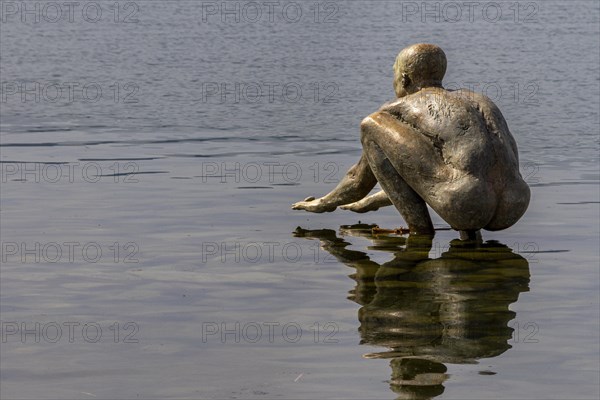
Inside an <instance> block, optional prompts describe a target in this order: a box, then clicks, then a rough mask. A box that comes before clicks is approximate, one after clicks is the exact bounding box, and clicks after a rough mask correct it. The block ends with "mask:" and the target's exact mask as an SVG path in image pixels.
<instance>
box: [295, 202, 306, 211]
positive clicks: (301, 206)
mask: <svg viewBox="0 0 600 400" xmlns="http://www.w3.org/2000/svg"><path fill="white" fill-rule="evenodd" d="M305 208H306V204H304V202H303V201H300V202H298V203H294V204H292V210H304V209H305Z"/></svg>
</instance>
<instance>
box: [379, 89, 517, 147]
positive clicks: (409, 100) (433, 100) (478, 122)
mask: <svg viewBox="0 0 600 400" xmlns="http://www.w3.org/2000/svg"><path fill="white" fill-rule="evenodd" d="M382 110H384V111H387V112H389V113H390V114H392V115H394V116H395V117H396V118H398V119H400V120H401V121H403V122H406V123H408V124H411V125H413V126H414V127H416V128H418V129H420V130H421V131H423V132H424V133H425V134H427V133H430V134H432V135H435V136H439V137H440V138H443V139H446V140H448V139H451V138H452V137H455V136H457V135H461V136H462V135H465V134H473V135H478V134H482V133H484V132H486V131H487V132H490V133H493V134H496V135H503V134H507V135H510V132H509V130H508V126H507V124H506V121H505V120H504V116H503V115H502V113H501V112H500V109H499V108H498V106H496V104H494V102H493V101H492V100H491V99H489V98H488V97H487V96H485V95H483V94H480V93H475V92H472V91H469V90H466V89H459V90H452V91H451V90H446V89H443V88H426V89H423V90H420V91H419V92H417V93H413V94H410V95H408V96H405V97H402V98H400V99H397V100H396V101H395V102H393V103H390V104H387V105H385V106H384V107H383V108H382Z"/></svg>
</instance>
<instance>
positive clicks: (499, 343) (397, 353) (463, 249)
mask: <svg viewBox="0 0 600 400" xmlns="http://www.w3.org/2000/svg"><path fill="white" fill-rule="evenodd" d="M366 227H367V226H364V228H366ZM350 228H351V229H347V230H345V233H346V234H349V235H360V236H364V237H366V238H368V239H370V240H372V241H373V244H374V246H370V247H369V249H370V250H380V251H385V252H390V253H392V254H393V255H394V258H393V259H392V260H391V261H388V262H386V263H384V264H381V265H379V264H377V263H376V262H374V261H372V260H371V259H370V258H369V256H368V255H367V254H366V253H364V252H361V251H355V250H349V249H347V248H346V247H347V246H348V245H349V244H350V243H348V242H346V241H345V240H344V239H342V238H338V237H337V236H336V233H335V231H333V230H329V229H325V230H315V231H307V230H302V229H300V228H299V229H298V230H297V231H296V236H301V237H307V238H317V239H319V240H320V241H321V245H322V247H323V249H325V250H327V251H328V252H329V253H331V254H332V255H333V256H335V258H336V259H337V260H339V261H340V262H342V263H344V264H346V265H348V266H350V267H352V268H355V269H356V273H354V274H352V275H351V277H352V278H353V279H354V280H355V281H356V287H355V289H354V290H353V291H351V292H350V297H349V298H350V299H351V300H353V301H354V302H356V303H358V304H360V305H361V306H362V307H361V308H360V310H359V312H358V319H359V321H360V328H359V331H360V336H361V339H362V340H361V344H369V345H375V346H384V347H387V348H388V349H389V350H388V351H383V352H376V353H370V354H367V355H365V357H367V358H386V359H387V358H389V359H391V362H390V365H391V367H392V379H391V380H390V387H391V389H392V390H393V391H394V392H395V393H397V394H399V395H400V396H399V398H411V399H412V398H432V397H435V396H437V395H439V394H441V393H442V392H443V391H444V386H443V385H442V384H443V382H444V381H445V380H446V379H447V375H446V366H445V365H444V363H455V364H465V363H476V362H477V361H476V360H478V359H480V358H488V357H495V356H497V355H499V354H502V353H503V352H505V351H506V350H507V349H509V348H511V346H510V344H509V343H508V341H509V340H510V339H511V337H512V332H513V329H512V328H510V327H509V326H508V322H509V321H510V320H512V319H513V318H515V313H514V312H513V311H510V310H509V305H510V304H511V303H514V302H515V301H517V299H518V297H519V293H521V292H525V291H528V290H529V286H528V284H529V264H528V262H527V260H525V259H524V258H523V257H521V256H520V255H518V254H515V253H513V252H512V250H511V249H510V248H508V247H506V246H505V245H503V244H500V243H498V242H495V241H488V242H486V243H483V244H477V242H474V241H471V242H462V241H459V240H454V241H452V242H451V243H450V247H449V249H447V251H445V252H443V253H442V254H441V255H439V256H438V257H436V258H433V259H432V258H429V253H430V251H431V248H432V240H431V238H430V237H426V236H416V235H411V236H409V237H408V238H404V237H398V236H373V235H372V234H371V230H370V229H364V230H358V229H357V226H353V227H350Z"/></svg>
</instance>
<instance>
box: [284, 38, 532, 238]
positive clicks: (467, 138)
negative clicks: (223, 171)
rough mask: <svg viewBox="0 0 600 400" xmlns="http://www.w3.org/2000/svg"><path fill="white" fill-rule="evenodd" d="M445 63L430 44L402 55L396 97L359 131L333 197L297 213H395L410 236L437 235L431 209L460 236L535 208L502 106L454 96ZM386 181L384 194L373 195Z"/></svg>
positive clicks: (308, 203) (465, 93)
mask: <svg viewBox="0 0 600 400" xmlns="http://www.w3.org/2000/svg"><path fill="white" fill-rule="evenodd" d="M445 72H446V55H445V54H444V52H443V51H442V49H440V48H439V47H437V46H435V45H431V44H416V45H413V46H410V47H407V48H406V49H404V50H402V51H401V52H400V54H398V57H397V58H396V63H395V64H394V90H395V92H396V97H397V98H396V99H395V100H394V101H393V102H391V103H388V104H385V105H383V106H382V107H381V108H380V109H379V111H377V112H375V113H373V114H371V115H369V116H368V117H367V118H365V119H364V120H363V121H362V123H361V142H362V147H363V153H362V156H361V158H360V160H359V161H358V163H357V164H356V165H354V166H353V167H352V168H350V170H349V171H348V173H347V174H346V176H345V177H344V178H343V179H342V181H341V182H340V183H339V184H338V186H337V187H336V188H335V189H333V190H332V191H331V192H330V193H328V194H327V195H325V196H323V197H321V198H318V199H315V198H314V197H312V196H311V197H308V198H306V199H305V200H304V201H300V202H298V203H295V204H294V205H293V206H292V208H294V209H297V210H306V211H310V212H317V213H322V212H331V211H333V210H335V209H336V208H337V207H338V206H342V208H343V209H347V210H351V211H356V212H367V211H374V210H377V209H379V208H380V207H384V206H389V205H394V206H395V207H396V209H397V210H398V212H400V214H401V215H402V217H403V218H404V220H405V221H406V223H407V224H408V228H409V229H410V232H411V233H418V234H431V233H433V231H434V229H433V225H432V223H431V218H430V216H429V211H428V209H427V205H429V206H430V207H431V208H432V209H433V210H434V211H435V212H436V213H437V214H438V215H439V216H440V217H441V218H442V219H444V220H445V221H446V222H447V223H448V224H449V225H450V226H451V227H452V228H453V229H456V230H459V231H460V232H461V237H473V236H476V235H479V230H480V229H486V230H501V229H506V228H508V227H510V226H512V225H514V224H515V223H516V222H517V221H518V220H519V218H521V216H522V215H523V214H524V213H525V210H526V209H527V206H528V205H529V196H530V191H529V187H528V186H527V184H526V183H525V182H524V181H523V179H522V177H521V174H520V172H519V155H518V151H517V145H516V142H515V140H514V138H513V136H512V135H511V133H510V131H509V129H508V125H507V124H506V121H505V120H504V117H503V116H502V113H501V112H500V110H499V109H498V107H497V106H496V105H495V104H494V103H493V102H492V101H491V100H490V99H489V98H487V97H486V96H484V95H482V94H478V93H474V92H471V91H469V90H465V89H460V90H455V91H450V90H446V89H444V88H443V87H442V79H443V77H444V74H445ZM378 182H379V184H380V186H381V187H382V189H383V191H381V192H379V193H376V194H374V195H372V196H367V195H368V194H369V192H370V191H371V189H373V187H374V186H375V185H376V184H377V183H378Z"/></svg>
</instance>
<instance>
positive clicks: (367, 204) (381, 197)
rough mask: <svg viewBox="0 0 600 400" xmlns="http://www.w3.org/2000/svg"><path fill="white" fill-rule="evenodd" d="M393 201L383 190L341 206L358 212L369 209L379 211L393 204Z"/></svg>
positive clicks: (364, 211)
mask: <svg viewBox="0 0 600 400" xmlns="http://www.w3.org/2000/svg"><path fill="white" fill-rule="evenodd" d="M391 205H392V201H391V200H390V198H389V197H388V195H387V194H386V193H385V192H384V191H383V190H382V191H380V192H377V193H375V194H372V195H370V196H367V197H365V198H364V199H362V200H359V201H357V202H354V203H350V204H346V205H344V206H341V207H340V208H341V209H342V210H350V211H354V212H357V213H366V212H369V211H377V210H379V209H380V208H381V207H387V206H391Z"/></svg>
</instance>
